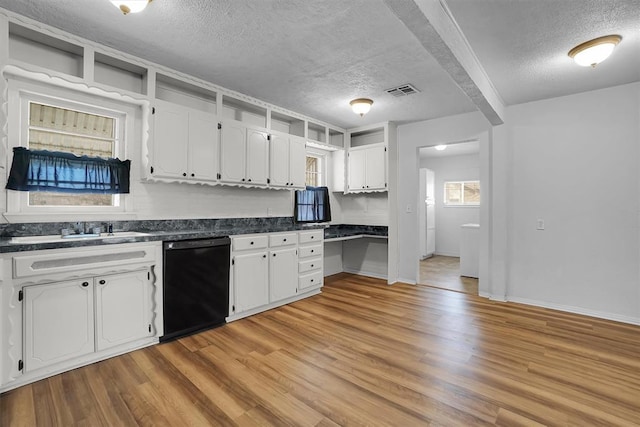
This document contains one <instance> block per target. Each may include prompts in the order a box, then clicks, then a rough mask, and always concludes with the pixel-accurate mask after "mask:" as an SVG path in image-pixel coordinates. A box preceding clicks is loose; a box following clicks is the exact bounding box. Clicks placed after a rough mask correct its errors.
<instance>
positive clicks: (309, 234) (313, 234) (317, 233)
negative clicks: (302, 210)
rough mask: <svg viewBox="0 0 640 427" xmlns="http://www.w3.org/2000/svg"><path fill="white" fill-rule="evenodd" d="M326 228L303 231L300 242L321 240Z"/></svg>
mask: <svg viewBox="0 0 640 427" xmlns="http://www.w3.org/2000/svg"><path fill="white" fill-rule="evenodd" d="M323 236H324V230H313V231H301V232H300V243H311V242H321V241H322V237H323Z"/></svg>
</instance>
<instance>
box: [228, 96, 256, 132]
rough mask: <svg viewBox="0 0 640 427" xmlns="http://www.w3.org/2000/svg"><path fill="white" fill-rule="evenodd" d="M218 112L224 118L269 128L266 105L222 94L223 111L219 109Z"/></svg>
mask: <svg viewBox="0 0 640 427" xmlns="http://www.w3.org/2000/svg"><path fill="white" fill-rule="evenodd" d="M218 114H219V116H220V117H221V118H222V119H229V120H235V121H238V122H242V123H244V124H245V125H250V126H257V127H260V128H263V129H266V128H267V108H266V107H262V106H260V105H257V104H254V103H251V102H248V101H244V100H241V99H237V98H232V97H231V96H228V95H223V96H222V111H219V112H218Z"/></svg>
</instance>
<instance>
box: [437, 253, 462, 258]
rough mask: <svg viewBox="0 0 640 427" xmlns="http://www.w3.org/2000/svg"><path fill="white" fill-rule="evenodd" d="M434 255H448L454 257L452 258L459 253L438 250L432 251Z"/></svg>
mask: <svg viewBox="0 0 640 427" xmlns="http://www.w3.org/2000/svg"><path fill="white" fill-rule="evenodd" d="M434 255H440V256H450V257H454V258H460V254H459V253H454V252H438V251H436V252H435V253H434Z"/></svg>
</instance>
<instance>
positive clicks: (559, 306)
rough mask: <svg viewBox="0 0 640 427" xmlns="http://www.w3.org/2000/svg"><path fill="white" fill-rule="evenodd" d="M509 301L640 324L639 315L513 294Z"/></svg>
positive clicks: (508, 298)
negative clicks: (633, 315)
mask: <svg viewBox="0 0 640 427" xmlns="http://www.w3.org/2000/svg"><path fill="white" fill-rule="evenodd" d="M507 301H509V302H517V303H519V304H526V305H533V306H536V307H542V308H550V309H552V310H559V311H566V312H568V313H574V314H581V315H583V316H590V317H596V318H598V319H604V320H613V321H615V322H622V323H628V324H631V325H640V318H638V317H630V316H622V315H619V314H614V313H607V312H604V311H597V310H589V309H586V308H582V307H575V306H571V305H564V304H555V303H552V302H546V301H538V300H532V299H529V298H520V297H513V296H508V297H507Z"/></svg>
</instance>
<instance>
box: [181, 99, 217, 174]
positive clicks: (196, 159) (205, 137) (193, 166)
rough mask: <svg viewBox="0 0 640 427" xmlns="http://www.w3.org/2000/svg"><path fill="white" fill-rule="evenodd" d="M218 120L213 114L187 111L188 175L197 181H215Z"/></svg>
mask: <svg viewBox="0 0 640 427" xmlns="http://www.w3.org/2000/svg"><path fill="white" fill-rule="evenodd" d="M219 135H220V131H219V130H218V121H217V119H216V116H215V115H213V114H207V113H202V112H199V111H194V112H191V113H189V176H190V177H191V178H193V179H196V180H199V181H215V180H216V179H217V175H218V152H219V150H220V148H219V143H220V142H219Z"/></svg>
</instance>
